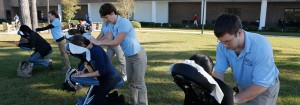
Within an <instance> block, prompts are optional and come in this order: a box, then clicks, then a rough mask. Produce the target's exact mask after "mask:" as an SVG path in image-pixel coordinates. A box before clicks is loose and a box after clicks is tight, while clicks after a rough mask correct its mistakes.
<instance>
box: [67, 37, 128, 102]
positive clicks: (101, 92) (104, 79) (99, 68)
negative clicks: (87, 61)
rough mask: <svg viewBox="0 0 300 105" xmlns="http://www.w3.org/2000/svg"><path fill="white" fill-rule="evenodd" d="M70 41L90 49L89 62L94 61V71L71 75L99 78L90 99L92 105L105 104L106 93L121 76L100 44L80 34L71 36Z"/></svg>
mask: <svg viewBox="0 0 300 105" xmlns="http://www.w3.org/2000/svg"><path fill="white" fill-rule="evenodd" d="M70 42H71V43H72V44H74V45H77V46H80V47H84V48H87V49H89V50H90V54H91V62H94V64H95V66H94V68H95V71H94V72H92V73H84V72H82V71H79V72H78V73H76V74H74V75H73V77H97V79H98V80H99V84H100V82H101V85H100V86H99V88H98V90H97V91H96V93H95V96H94V98H93V100H92V102H91V103H92V104H93V105H107V99H106V95H107V94H108V93H109V92H110V91H111V90H112V89H113V88H114V86H116V85H117V83H118V81H120V79H122V77H121V76H120V75H119V73H118V72H117V70H116V68H115V67H114V66H113V65H112V64H111V63H110V61H109V60H108V57H107V55H106V53H105V51H104V50H103V48H102V47H101V46H98V45H94V44H92V43H90V41H89V40H88V39H86V38H85V37H83V36H81V35H75V36H73V37H71V39H70Z"/></svg>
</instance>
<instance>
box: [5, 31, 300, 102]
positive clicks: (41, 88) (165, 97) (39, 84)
mask: <svg viewBox="0 0 300 105" xmlns="http://www.w3.org/2000/svg"><path fill="white" fill-rule="evenodd" d="M187 31H188V30H187ZM97 34H98V33H94V34H93V35H97ZM137 34H138V38H139V40H140V42H141V44H142V46H143V47H144V48H145V50H146V51H147V56H148V66H147V71H146V77H145V81H146V85H147V88H148V100H149V104H150V105H182V104H183V99H184V93H183V91H181V90H180V88H179V87H177V86H176V85H175V83H174V82H173V79H172V77H171V76H170V75H169V74H167V71H168V69H169V65H170V64H172V63H176V62H180V61H183V60H185V59H187V58H189V57H190V56H191V55H193V54H197V53H202V54H206V55H209V56H210V57H212V58H213V60H215V48H216V44H217V39H216V38H215V37H214V35H212V34H210V35H205V34H204V35H201V34H183V33H169V32H137ZM43 36H44V37H45V38H46V39H47V41H49V42H50V43H51V44H52V47H53V48H54V53H53V54H52V55H50V56H47V58H48V57H50V58H52V59H53V60H54V70H49V69H48V68H45V67H36V68H34V70H33V77H31V78H20V77H17V76H16V70H17V65H18V62H19V61H21V60H26V59H28V57H29V53H28V52H27V51H23V50H20V49H19V48H17V47H15V46H14V44H13V43H12V42H13V41H16V40H18V38H19V37H18V36H17V35H3V36H1V35H0V67H1V68H2V69H0V83H1V85H0V90H1V92H0V105H31V104H32V105H37V104H44V105H74V104H75V101H76V99H77V98H78V96H84V92H85V91H84V90H86V89H87V88H86V87H85V88H84V90H81V91H79V92H77V93H75V94H74V93H73V92H66V91H62V90H61V86H62V82H63V80H64V74H65V72H63V71H60V70H59V69H60V68H61V67H62V64H61V60H62V59H61V57H60V56H59V52H58V48H57V45H56V44H55V42H53V40H52V39H51V36H50V35H43ZM268 39H269V40H270V42H271V43H272V45H273V49H274V56H275V63H276V65H277V67H278V68H279V70H280V82H281V88H280V93H279V98H278V103H277V104H278V105H296V104H299V103H300V89H299V86H300V71H299V68H300V66H299V65H300V43H299V38H281V37H268ZM70 59H71V63H72V66H73V67H75V66H76V65H77V63H78V60H77V59H76V58H74V57H70ZM116 62H117V60H116V59H114V61H113V64H114V65H116V67H117V68H119V66H117V64H116ZM226 74H227V75H226V77H225V80H226V81H227V82H228V84H229V85H230V86H234V82H233V78H232V73H231V72H230V71H228V72H227V73H226ZM118 91H119V92H120V93H123V94H124V95H125V97H126V100H128V99H129V94H128V92H129V91H128V88H127V84H125V86H123V87H122V88H120V89H118Z"/></svg>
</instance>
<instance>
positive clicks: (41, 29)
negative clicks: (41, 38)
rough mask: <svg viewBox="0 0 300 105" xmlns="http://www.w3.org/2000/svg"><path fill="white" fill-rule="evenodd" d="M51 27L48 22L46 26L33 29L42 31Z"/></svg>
mask: <svg viewBox="0 0 300 105" xmlns="http://www.w3.org/2000/svg"><path fill="white" fill-rule="evenodd" d="M51 28H54V26H53V25H52V24H49V25H48V26H46V27H43V28H36V29H35V30H36V31H37V32H38V31H44V30H49V29H51Z"/></svg>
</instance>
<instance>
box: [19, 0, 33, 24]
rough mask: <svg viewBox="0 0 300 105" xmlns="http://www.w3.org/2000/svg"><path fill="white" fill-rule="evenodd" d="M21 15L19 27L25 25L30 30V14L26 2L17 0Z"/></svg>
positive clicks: (25, 0) (26, 0)
mask: <svg viewBox="0 0 300 105" xmlns="http://www.w3.org/2000/svg"><path fill="white" fill-rule="evenodd" d="M18 2H19V7H20V12H21V13H20V14H21V16H20V17H21V18H20V21H21V25H27V26H28V27H30V28H31V20H30V12H29V3H28V0H18Z"/></svg>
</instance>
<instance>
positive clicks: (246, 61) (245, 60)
mask: <svg viewBox="0 0 300 105" xmlns="http://www.w3.org/2000/svg"><path fill="white" fill-rule="evenodd" d="M214 33H215V36H216V37H217V38H218V40H219V41H220V43H218V45H217V51H216V52H217V54H216V64H215V72H214V76H215V77H217V78H219V79H221V80H222V81H224V73H225V72H226V70H227V68H228V66H230V67H231V69H232V72H233V76H234V79H235V81H236V83H237V86H238V89H239V93H237V94H235V95H234V102H235V103H237V104H241V105H275V104H276V100H277V96H278V92H279V88H280V82H279V79H278V74H279V71H278V69H277V67H276V65H275V61H274V57H273V50H272V46H271V44H270V42H269V41H268V40H267V39H266V37H264V36H262V35H259V34H255V33H250V32H246V31H244V30H243V29H242V24H241V20H240V19H239V17H238V16H236V15H232V14H223V15H221V16H220V17H218V19H217V21H216V24H215V28H214Z"/></svg>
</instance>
